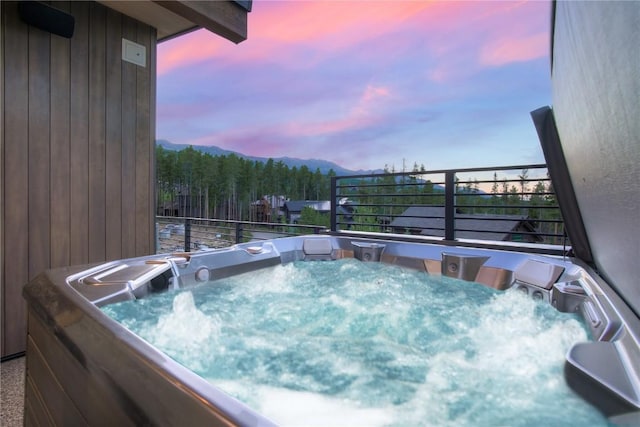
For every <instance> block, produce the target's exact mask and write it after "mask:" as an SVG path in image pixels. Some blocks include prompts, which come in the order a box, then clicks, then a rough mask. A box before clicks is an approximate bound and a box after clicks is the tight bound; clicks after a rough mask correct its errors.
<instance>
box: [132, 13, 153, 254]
mask: <svg viewBox="0 0 640 427" xmlns="http://www.w3.org/2000/svg"><path fill="white" fill-rule="evenodd" d="M150 40H151V35H150V30H149V27H148V26H147V25H142V24H138V28H137V42H138V43H140V44H141V45H143V46H145V47H146V51H147V53H150V45H151V42H150ZM147 63H148V61H147ZM149 68H150V67H149V66H147V67H137V73H136V74H137V75H136V78H137V82H136V89H137V90H136V91H137V99H136V181H135V192H136V235H135V240H136V255H147V254H149V253H150V252H151V248H150V245H149V241H148V238H149V230H150V226H151V224H150V220H151V218H150V216H149V212H150V211H149V206H150V202H151V198H152V197H151V194H150V191H149V190H150V187H149V182H150V180H151V176H152V175H153V173H152V172H151V171H152V168H153V165H152V164H151V155H150V146H151V143H152V141H151V134H150V118H149V115H150V114H151V110H150V91H151V87H150V72H149Z"/></svg>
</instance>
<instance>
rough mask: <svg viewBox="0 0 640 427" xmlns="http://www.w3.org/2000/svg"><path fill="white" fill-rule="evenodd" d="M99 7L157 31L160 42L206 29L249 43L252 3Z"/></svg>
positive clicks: (173, 0) (174, 1)
mask: <svg viewBox="0 0 640 427" xmlns="http://www.w3.org/2000/svg"><path fill="white" fill-rule="evenodd" d="M98 3H102V4H103V5H105V6H107V7H109V8H111V9H114V10H117V11H118V12H120V13H123V14H125V15H127V16H130V17H132V18H135V19H137V20H138V21H141V22H144V23H145V24H148V25H150V26H152V27H154V28H156V29H157V30H158V40H159V41H162V40H166V39H169V38H172V37H175V36H178V35H181V34H184V33H188V32H190V31H193V30H197V29H199V28H204V29H207V30H209V31H211V32H213V33H215V34H218V35H220V36H222V37H224V38H226V39H228V40H231V41H232V42H234V43H240V42H241V41H244V40H246V39H247V13H248V12H249V11H251V1H250V0H244V1H243V0H237V1H233V0H226V1H188V0H168V1H152V0H139V1H122V0H99V1H98Z"/></svg>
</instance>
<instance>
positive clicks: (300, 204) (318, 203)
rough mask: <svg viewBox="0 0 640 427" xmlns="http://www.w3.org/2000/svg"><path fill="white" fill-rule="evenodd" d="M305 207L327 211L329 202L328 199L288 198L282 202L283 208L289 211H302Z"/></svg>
mask: <svg viewBox="0 0 640 427" xmlns="http://www.w3.org/2000/svg"><path fill="white" fill-rule="evenodd" d="M305 207H310V208H312V209H315V210H317V211H318V212H329V211H330V210H331V202H330V201H329V200H290V201H287V202H286V203H285V204H284V208H285V209H286V210H287V211H289V212H302V209H304V208H305Z"/></svg>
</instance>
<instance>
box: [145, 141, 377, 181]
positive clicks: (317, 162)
mask: <svg viewBox="0 0 640 427" xmlns="http://www.w3.org/2000/svg"><path fill="white" fill-rule="evenodd" d="M156 146H161V147H162V148H164V149H165V150H171V151H181V150H184V149H185V148H188V147H192V148H193V149H194V150H196V151H199V152H201V153H206V154H210V155H212V156H229V155H232V154H233V155H235V156H237V157H240V158H243V159H246V160H251V161H255V162H261V163H266V162H267V161H269V159H272V160H273V161H274V162H280V161H281V162H282V163H283V164H285V165H286V166H287V167H289V168H293V167H296V168H300V167H302V166H306V167H307V168H309V170H311V171H312V172H315V170H316V169H319V170H320V173H322V174H323V175H326V174H328V173H329V171H330V170H331V169H333V171H334V172H335V173H336V175H338V176H344V175H347V176H349V175H361V174H362V175H366V174H381V173H384V170H383V169H369V170H362V169H359V170H351V169H347V168H344V167H342V166H340V165H338V164H337V163H334V162H331V161H329V160H322V159H299V158H296V157H288V156H285V157H277V158H276V157H257V156H248V155H246V154H242V153H239V152H237V151H231V150H225V149H224V148H220V147H217V146H215V145H210V146H202V145H190V144H174V143H173V142H171V141H167V140H166V139H157V140H156Z"/></svg>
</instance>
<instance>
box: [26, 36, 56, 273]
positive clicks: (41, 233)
mask: <svg viewBox="0 0 640 427" xmlns="http://www.w3.org/2000/svg"><path fill="white" fill-rule="evenodd" d="M50 39H51V35H50V33H47V32H45V31H42V30H38V29H36V28H34V27H30V28H29V280H31V279H32V278H34V277H35V276H36V275H37V274H38V273H41V272H42V271H43V270H45V269H46V268H47V267H49V263H50V252H51V244H50V241H51V240H50V239H51V234H50V232H51V228H50V222H49V218H50V207H49V169H50V152H49V126H50V102H51V100H50V88H51V85H50V80H49V66H50V63H49V60H50V53H51V51H50Z"/></svg>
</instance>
